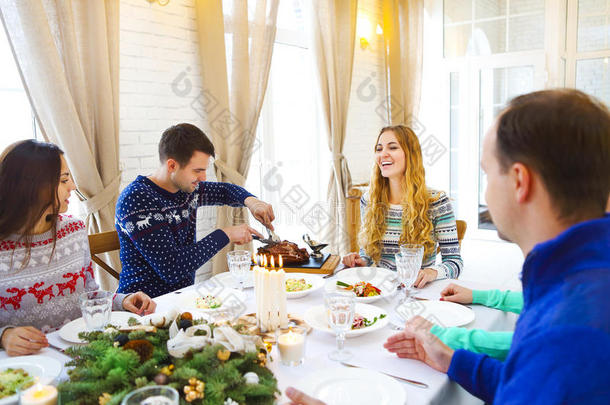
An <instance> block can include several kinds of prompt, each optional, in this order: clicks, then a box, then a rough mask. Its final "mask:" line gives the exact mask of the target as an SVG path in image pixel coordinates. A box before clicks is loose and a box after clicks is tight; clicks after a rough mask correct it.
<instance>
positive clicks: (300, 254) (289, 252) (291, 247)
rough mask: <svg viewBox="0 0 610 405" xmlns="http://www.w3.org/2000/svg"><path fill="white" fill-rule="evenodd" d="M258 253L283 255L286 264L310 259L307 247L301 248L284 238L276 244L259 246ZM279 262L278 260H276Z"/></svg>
mask: <svg viewBox="0 0 610 405" xmlns="http://www.w3.org/2000/svg"><path fill="white" fill-rule="evenodd" d="M258 254H263V255H273V256H275V257H276V259H275V260H277V257H278V256H279V255H282V261H283V262H284V264H285V265H286V264H301V263H307V262H308V261H309V253H307V250H305V249H299V247H298V246H297V244H296V243H292V242H288V241H287V240H283V241H281V242H279V243H276V244H274V245H267V246H263V247H260V248H258ZM276 263H277V261H276Z"/></svg>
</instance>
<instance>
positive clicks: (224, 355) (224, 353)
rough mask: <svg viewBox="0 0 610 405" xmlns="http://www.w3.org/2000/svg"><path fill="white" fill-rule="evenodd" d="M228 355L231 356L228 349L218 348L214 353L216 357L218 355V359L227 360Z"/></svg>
mask: <svg viewBox="0 0 610 405" xmlns="http://www.w3.org/2000/svg"><path fill="white" fill-rule="evenodd" d="M230 356H231V352H230V351H229V350H219V351H218V352H217V353H216V357H218V360H220V361H227V360H229V357H230Z"/></svg>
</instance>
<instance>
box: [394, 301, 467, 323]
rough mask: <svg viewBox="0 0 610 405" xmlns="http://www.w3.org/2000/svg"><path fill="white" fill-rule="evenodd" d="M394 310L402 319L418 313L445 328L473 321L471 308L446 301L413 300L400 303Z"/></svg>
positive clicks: (407, 318) (404, 319)
mask: <svg viewBox="0 0 610 405" xmlns="http://www.w3.org/2000/svg"><path fill="white" fill-rule="evenodd" d="M396 312H397V313H398V315H399V316H400V317H401V318H402V320H403V321H406V320H409V319H411V318H413V317H414V316H417V315H419V316H421V317H423V318H426V319H427V320H429V321H430V322H432V323H434V324H436V325H439V326H442V327H445V328H450V327H453V326H463V325H466V324H468V323H470V322H472V321H474V311H473V310H472V309H470V308H468V307H466V306H464V305H460V304H456V303H454V302H447V301H423V300H414V301H411V302H407V303H404V304H402V305H400V306H399V307H397V308H396Z"/></svg>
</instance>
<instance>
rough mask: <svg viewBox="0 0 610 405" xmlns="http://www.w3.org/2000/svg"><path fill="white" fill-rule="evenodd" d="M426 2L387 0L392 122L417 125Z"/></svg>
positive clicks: (385, 22)
mask: <svg viewBox="0 0 610 405" xmlns="http://www.w3.org/2000/svg"><path fill="white" fill-rule="evenodd" d="M423 13H424V2H423V0H383V3H382V16H383V36H384V42H385V46H386V49H385V51H386V61H387V63H388V69H387V70H388V71H389V77H388V78H387V80H388V88H389V96H390V97H389V99H390V105H389V106H388V107H389V108H388V111H389V112H390V117H389V121H390V123H391V124H392V125H397V124H405V125H411V126H413V127H414V128H413V129H414V130H415V131H416V132H417V125H418V124H417V118H416V117H417V114H418V111H419V100H420V93H421V74H422V50H423V18H424V17H423Z"/></svg>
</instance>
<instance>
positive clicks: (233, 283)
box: [206, 271, 254, 290]
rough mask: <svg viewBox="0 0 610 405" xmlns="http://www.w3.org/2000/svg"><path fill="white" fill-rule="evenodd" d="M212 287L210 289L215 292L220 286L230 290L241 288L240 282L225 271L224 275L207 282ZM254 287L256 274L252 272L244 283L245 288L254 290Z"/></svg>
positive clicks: (221, 274) (216, 276)
mask: <svg viewBox="0 0 610 405" xmlns="http://www.w3.org/2000/svg"><path fill="white" fill-rule="evenodd" d="M208 283H209V285H210V286H211V287H209V288H210V289H212V290H214V289H215V288H217V287H218V286H222V287H228V288H239V282H238V281H237V280H236V279H235V278H234V277H233V276H232V275H231V273H229V272H228V271H225V272H224V273H220V274H217V275H215V276H214V277H212V278H211V279H209V280H207V281H206V284H208ZM253 287H254V272H252V271H250V272H249V273H248V276H247V277H246V280H245V281H244V288H253Z"/></svg>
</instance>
